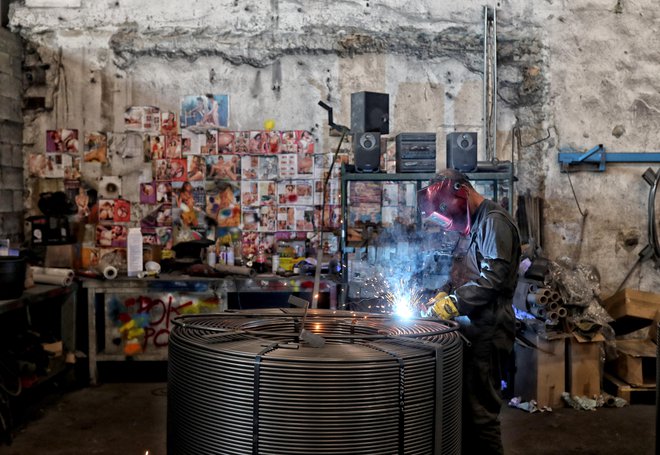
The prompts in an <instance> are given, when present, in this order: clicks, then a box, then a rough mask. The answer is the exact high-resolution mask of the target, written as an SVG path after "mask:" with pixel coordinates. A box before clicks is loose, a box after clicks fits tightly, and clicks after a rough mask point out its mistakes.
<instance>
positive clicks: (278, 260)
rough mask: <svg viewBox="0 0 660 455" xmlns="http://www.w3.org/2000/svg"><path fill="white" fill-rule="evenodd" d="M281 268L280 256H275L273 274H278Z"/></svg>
mask: <svg viewBox="0 0 660 455" xmlns="http://www.w3.org/2000/svg"><path fill="white" fill-rule="evenodd" d="M279 268H280V255H279V254H274V255H273V273H277V270H278V269H279Z"/></svg>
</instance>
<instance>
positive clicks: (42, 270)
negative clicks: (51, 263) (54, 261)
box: [30, 267, 76, 279]
mask: <svg viewBox="0 0 660 455" xmlns="http://www.w3.org/2000/svg"><path fill="white" fill-rule="evenodd" d="M30 268H31V269H32V273H35V274H37V273H38V274H41V275H53V276H65V277H69V278H71V279H73V277H74V276H75V275H76V274H75V272H74V271H73V270H72V269H64V268H57V267H30Z"/></svg>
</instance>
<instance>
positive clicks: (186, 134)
mask: <svg viewBox="0 0 660 455" xmlns="http://www.w3.org/2000/svg"><path fill="white" fill-rule="evenodd" d="M202 143H204V144H206V134H199V133H196V132H194V131H190V130H183V131H182V132H181V154H182V155H184V156H185V155H200V154H201V153H202Z"/></svg>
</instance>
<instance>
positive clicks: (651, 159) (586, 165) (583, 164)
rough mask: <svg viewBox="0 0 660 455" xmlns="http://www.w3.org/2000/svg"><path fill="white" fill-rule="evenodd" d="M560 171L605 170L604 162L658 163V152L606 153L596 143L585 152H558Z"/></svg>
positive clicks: (600, 145)
mask: <svg viewBox="0 0 660 455" xmlns="http://www.w3.org/2000/svg"><path fill="white" fill-rule="evenodd" d="M558 158H559V164H560V165H561V172H577V171H591V172H605V165H606V163H660V153H646V152H638V153H635V152H629V153H607V152H606V151H605V147H604V146H603V144H598V145H597V146H595V147H593V148H592V149H591V150H589V151H588V152H586V153H576V152H560V153H559V155H558Z"/></svg>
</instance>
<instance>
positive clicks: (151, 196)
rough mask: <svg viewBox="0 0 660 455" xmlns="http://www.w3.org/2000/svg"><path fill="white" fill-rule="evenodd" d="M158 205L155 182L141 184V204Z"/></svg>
mask: <svg viewBox="0 0 660 455" xmlns="http://www.w3.org/2000/svg"><path fill="white" fill-rule="evenodd" d="M155 203H156V185H155V183H154V182H147V183H140V204H155Z"/></svg>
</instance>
